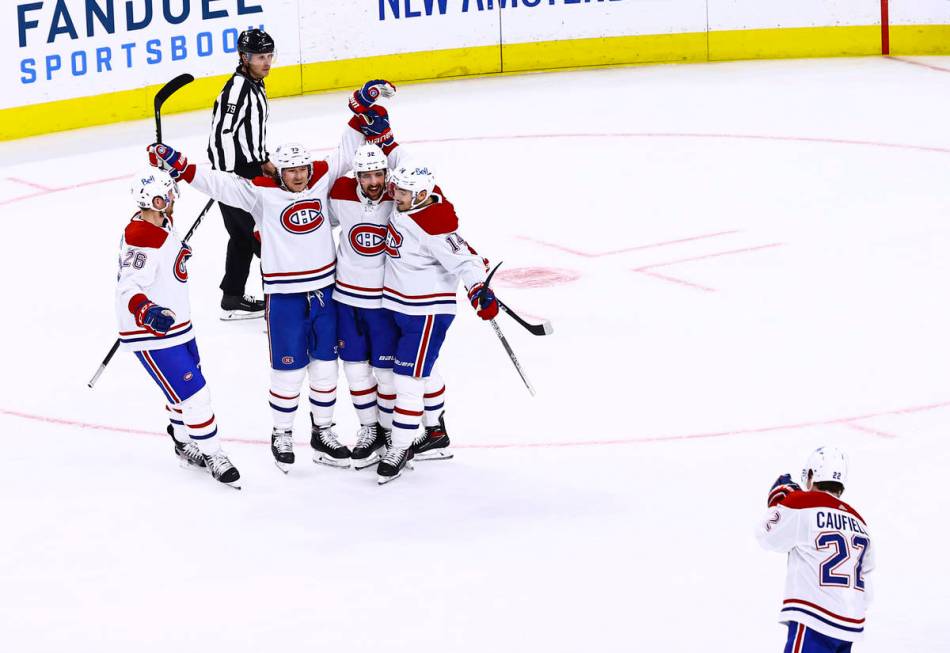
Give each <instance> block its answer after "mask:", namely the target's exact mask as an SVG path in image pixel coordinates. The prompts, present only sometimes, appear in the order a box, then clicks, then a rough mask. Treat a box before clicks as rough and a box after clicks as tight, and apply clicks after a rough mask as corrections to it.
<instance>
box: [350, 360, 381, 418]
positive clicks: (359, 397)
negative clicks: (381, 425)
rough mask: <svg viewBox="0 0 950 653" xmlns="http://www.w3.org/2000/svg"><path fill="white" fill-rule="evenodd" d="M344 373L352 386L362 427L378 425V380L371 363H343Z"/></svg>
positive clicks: (355, 406)
mask: <svg viewBox="0 0 950 653" xmlns="http://www.w3.org/2000/svg"><path fill="white" fill-rule="evenodd" d="M343 373H344V374H345V375H346V382H347V384H348V385H349V386H350V398H351V399H352V400H353V408H355V409H356V416H357V417H358V418H359V420H360V425H361V426H368V425H370V424H375V423H376V421H377V420H376V378H375V377H374V376H373V372H372V371H371V369H370V366H369V362H368V361H363V362H361V363H348V362H346V361H344V362H343Z"/></svg>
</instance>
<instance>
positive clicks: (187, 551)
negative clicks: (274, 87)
mask: <svg viewBox="0 0 950 653" xmlns="http://www.w3.org/2000/svg"><path fill="white" fill-rule="evenodd" d="M941 69H943V70H941ZM369 72H371V71H368V77H372V75H370V74H369ZM344 97H345V96H344V94H342V93H333V94H326V95H316V96H309V97H303V98H294V99H285V100H277V101H274V102H273V103H272V118H271V124H270V135H269V139H270V143H271V146H272V147H273V146H274V145H275V144H278V143H280V142H282V141H289V140H294V141H299V142H302V143H303V144H305V145H307V146H309V147H312V148H313V149H315V150H321V151H323V150H325V149H326V148H329V147H331V146H333V145H334V144H335V143H336V140H337V138H338V135H339V133H340V131H341V129H342V125H343V122H344V121H345V120H346V118H347V111H346V108H345V102H344ZM948 105H950V60H948V59H947V58H943V59H941V58H919V59H914V60H912V61H911V62H908V61H901V60H889V59H884V58H862V59H838V60H811V61H782V62H751V63H725V64H710V65H683V66H672V65H667V66H655V67H632V68H625V69H608V70H589V71H578V72H564V73H556V74H533V75H522V76H506V77H498V78H490V79H475V80H464V81H452V82H445V83H431V84H418V85H405V86H401V87H400V89H399V93H398V95H397V96H396V97H395V98H394V99H393V101H392V102H391V103H390V108H391V113H392V114H393V119H394V127H395V130H396V133H397V137H398V138H399V140H400V141H401V142H402V143H403V144H404V146H405V147H406V148H412V149H413V150H414V151H416V152H417V153H418V154H419V155H420V156H421V157H424V158H425V159H427V160H428V161H430V162H431V164H432V165H433V167H434V168H435V169H436V171H437V174H438V177H439V180H440V183H441V185H442V187H443V188H444V189H445V192H446V194H447V195H448V196H449V197H450V199H452V200H453V201H454V203H455V205H456V207H457V209H458V212H459V214H460V216H461V221H462V222H461V225H462V226H461V230H460V231H461V233H462V234H463V235H464V236H465V237H466V238H467V239H468V240H469V241H470V242H471V243H472V244H473V245H474V246H475V247H476V248H477V249H478V250H479V251H480V252H481V253H483V254H485V255H486V256H488V257H489V258H491V259H492V260H493V261H502V260H503V261H504V262H505V265H504V266H503V267H502V271H507V273H506V275H505V276H504V277H500V278H499V282H498V283H497V286H496V287H497V290H498V293H499V295H500V296H501V297H502V298H503V299H505V300H506V301H507V302H508V303H510V304H511V305H512V306H513V307H515V308H517V309H520V310H522V311H524V312H526V313H528V314H531V315H534V316H539V317H545V318H548V319H550V320H551V321H552V323H553V325H554V329H555V333H554V335H552V336H550V337H546V338H537V337H534V336H531V335H530V334H528V333H527V332H526V331H523V330H522V329H520V328H519V327H518V326H517V325H516V324H515V323H514V322H512V321H511V320H509V319H507V318H504V317H502V318H500V324H501V326H502V328H503V329H504V331H505V333H506V335H507V337H508V338H509V340H510V341H511V343H512V345H513V347H514V349H515V351H516V353H517V354H518V356H519V357H520V359H521V361H522V363H523V364H524V367H525V369H526V371H527V373H528V375H529V376H530V378H531V379H532V381H533V382H534V384H535V386H536V387H537V390H538V396H537V397H536V398H533V399H532V398H531V397H530V396H529V395H528V393H527V391H526V390H525V388H524V387H523V386H522V385H521V381H520V380H519V378H518V377H517V375H516V373H515V370H514V368H513V367H512V365H511V363H510V362H509V360H508V359H507V357H506V355H505V354H504V351H503V349H502V347H501V345H500V343H499V342H498V341H497V339H496V338H495V336H494V334H493V333H492V331H491V329H490V328H489V327H488V325H486V324H483V323H482V322H481V321H479V320H478V319H477V318H476V317H475V316H474V314H473V312H472V311H471V310H469V309H468V307H467V306H465V305H464V304H460V314H459V316H458V318H457V320H456V322H455V324H454V326H453V327H452V329H451V331H450V334H449V338H448V341H447V343H446V345H445V348H444V350H443V353H442V357H441V361H440V366H441V369H442V374H443V376H444V377H445V378H446V380H447V384H448V398H447V413H446V415H447V423H448V427H449V431H450V433H451V436H452V439H453V441H454V442H455V443H456V445H457V456H456V458H455V459H454V460H453V461H450V462H430V463H418V464H417V465H416V469H415V470H414V471H413V472H411V473H408V474H407V475H406V476H405V477H404V478H402V479H399V480H398V481H397V482H395V483H393V484H391V485H388V486H385V487H377V485H376V483H375V475H374V474H373V473H372V471H366V472H360V473H357V472H353V471H339V470H334V469H330V468H326V467H318V466H316V465H314V464H312V463H310V462H309V456H308V455H307V449H308V447H307V444H306V426H307V424H306V415H305V414H304V411H301V414H299V415H298V418H299V419H298V433H297V440H298V463H297V465H296V467H295V468H294V470H293V471H292V472H291V473H290V475H289V476H284V475H282V474H281V473H280V472H278V471H277V469H276V468H275V467H274V465H273V463H272V462H271V457H270V453H269V448H268V446H267V445H266V444H265V441H266V440H267V437H268V434H269V432H270V416H269V411H268V407H267V401H266V397H265V394H266V389H267V384H268V373H267V356H266V336H265V334H264V333H263V329H262V324H261V322H260V321H249V322H243V323H223V322H221V321H219V320H218V312H219V311H218V300H219V290H218V288H217V286H218V283H219V281H220V276H221V273H222V271H223V261H224V250H225V231H224V229H223V227H222V225H221V221H220V218H219V217H218V214H217V211H216V210H215V212H214V213H213V214H212V215H211V218H210V219H208V220H206V222H205V223H204V224H203V225H202V226H201V227H200V229H199V230H198V232H197V235H196V236H195V238H194V240H193V244H194V248H195V256H194V258H192V260H191V263H190V266H189V267H190V273H191V281H190V287H191V297H192V305H193V310H194V317H193V319H194V322H195V323H196V325H197V326H196V332H197V337H198V343H199V347H200V349H201V352H202V357H203V361H204V369H205V372H206V375H207V378H208V380H209V384H210V388H211V391H212V395H213V398H214V403H215V410H216V413H217V416H218V420H219V425H220V430H221V434H222V435H223V437H224V438H225V441H226V442H225V446H226V448H227V450H228V451H229V452H230V454H231V456H232V459H233V460H234V461H235V463H236V464H237V465H238V467H239V468H240V470H241V473H242V475H243V480H244V489H243V490H242V491H241V492H235V491H233V490H230V489H227V488H223V487H220V486H218V485H217V484H215V483H213V482H212V481H211V480H210V478H209V477H208V476H203V475H199V474H197V473H195V472H189V471H187V470H182V469H179V468H178V466H177V465H176V463H175V461H174V459H173V455H172V451H171V443H170V441H169V440H168V438H167V436H165V435H164V434H163V430H164V424H165V422H164V420H165V416H164V411H163V399H162V397H161V395H160V393H159V391H158V389H157V388H156V387H154V386H153V385H152V384H151V381H150V380H149V379H148V377H147V376H146V374H145V373H144V371H143V370H142V369H140V368H139V366H138V363H137V362H136V361H135V359H134V358H133V357H132V356H131V355H128V354H120V355H118V356H117V357H116V358H115V360H114V361H113V363H112V364H111V365H110V367H109V368H108V370H107V371H106V373H105V375H104V376H103V378H102V379H101V380H100V382H99V384H98V386H97V387H96V388H95V390H92V391H91V390H89V389H87V388H86V381H87V380H88V378H89V377H90V376H91V374H92V373H93V371H94V370H95V368H96V366H97V365H98V364H99V362H100V360H101V358H102V356H103V355H104V354H105V353H106V351H107V350H108V348H109V346H110V344H111V343H112V341H113V339H114V338H115V331H114V327H115V325H114V316H113V299H112V297H113V284H114V279H115V267H116V254H117V244H118V240H119V235H120V232H121V229H122V228H123V226H124V224H125V223H126V221H127V219H128V217H129V215H130V214H131V212H132V207H131V205H130V202H129V198H128V191H127V181H126V177H127V176H128V175H130V174H131V173H133V172H134V171H135V170H136V169H138V168H140V167H142V165H143V164H144V162H145V159H144V148H145V146H146V145H147V144H148V143H149V142H150V141H151V140H152V138H153V131H152V129H153V127H152V123H151V121H147V120H146V121H139V122H135V123H129V124H124V125H118V126H111V127H103V128H93V129H86V130H82V131H77V132H72V133H67V134H56V135H50V136H46V137H40V138H34V139H30V140H25V141H21V142H15V143H5V144H0V162H2V164H0V207H2V213H3V222H2V224H3V227H4V241H5V243H6V248H5V253H4V255H3V256H2V257H0V266H2V267H0V276H2V278H3V280H4V283H3V288H4V293H3V299H2V301H3V302H4V305H5V306H6V308H5V310H4V311H3V318H4V319H3V338H2V339H0V360H2V365H3V368H2V369H3V376H2V390H3V395H2V397H3V398H2V399H0V427H2V434H3V436H2V440H0V442H2V444H3V447H2V450H0V518H2V528H3V534H2V536H0V650H3V651H17V652H21V651H44V652H45V651H58V650H63V649H68V650H70V651H74V652H79V651H97V652H102V651H110V652H111V651H130V650H131V651H139V652H152V651H155V652H167V651H228V652H229V653H237V652H243V651H254V652H257V651H267V650H270V651H320V650H326V651H376V652H379V651H394V652H396V651H411V652H413V653H419V652H422V651H451V652H453V653H454V652H469V651H479V652H481V651H486V650H488V651H515V650H528V651H552V652H553V651H564V652H577V651H605V652H606V651H670V652H673V651H690V652H692V651H700V650H703V651H707V650H711V651H728V652H730V653H743V652H749V653H751V652H756V653H759V652H762V651H780V650H781V649H782V646H783V644H784V634H785V632H784V629H783V628H781V627H780V626H779V625H778V624H777V623H776V616H777V612H778V607H779V604H780V601H781V598H782V585H783V579H784V573H785V561H784V559H783V558H782V557H781V556H776V555H774V554H769V553H767V552H765V551H762V550H760V549H759V548H758V546H757V544H756V542H755V541H754V538H753V528H754V525H755V524H756V522H757V521H758V519H759V517H760V516H761V514H762V513H763V508H764V502H765V496H766V493H767V490H768V488H769V485H770V484H771V482H772V480H773V479H774V478H775V477H776V476H777V475H778V474H780V473H782V472H791V473H792V474H793V475H797V473H798V471H799V470H800V468H801V465H802V463H803V462H804V459H805V457H806V456H807V454H808V453H809V452H810V451H811V450H812V449H813V448H815V447H816V446H819V445H822V444H831V445H836V446H839V447H842V448H844V449H845V450H846V451H847V453H848V454H849V455H850V457H851V478H850V482H849V486H848V489H847V492H846V493H845V496H844V498H845V500H848V501H850V502H851V503H852V504H853V505H854V506H855V507H856V509H857V510H858V511H860V512H861V513H862V514H863V515H864V517H865V518H866V519H867V521H868V523H869V526H870V529H871V532H872V534H873V536H874V542H875V546H876V547H877V559H878V570H877V571H875V572H874V573H873V575H871V576H870V577H869V580H870V582H873V583H874V584H875V586H876V589H875V591H876V600H875V602H874V603H873V605H872V607H871V610H870V613H869V615H868V625H867V636H866V639H865V641H864V642H863V643H861V644H859V645H857V646H856V647H855V650H856V651H861V652H868V653H870V652H872V651H876V652H887V653H894V652H897V651H913V652H930V651H933V652H937V651H947V650H950V625H948V624H950V619H948V617H947V608H948V606H950V582H948V581H950V562H948V560H950V559H948V556H947V555H946V540H947V537H948V535H950V528H948V526H947V524H946V519H947V508H948V504H950V502H948V500H947V496H948V493H947V490H946V480H945V474H946V472H947V469H948V466H950V456H948V452H950V444H948V443H947V434H946V430H947V429H946V424H947V420H948V418H950V375H948V370H950V348H948V346H947V334H948V333H950V309H948V307H947V306H948V302H947V299H948V296H950V257H948V255H947V252H948V251H950V226H948V216H950V190H948V189H950V186H948V179H950V129H948V128H947V107H948ZM209 119H210V116H209V112H196V113H190V114H184V115H173V116H169V117H167V118H166V121H165V125H164V134H165V140H166V142H168V143H170V144H172V145H174V146H176V147H178V148H180V149H182V150H183V151H184V152H185V153H186V154H188V155H189V156H190V157H191V158H192V159H194V160H198V161H205V160H206V155H205V153H204V152H205V144H206V130H207V127H208V124H209ZM109 178H112V180H111V181H102V180H105V179H109ZM44 189H46V190H44ZM49 189H54V190H53V191H52V192H51V191H50V190H49ZM203 203H204V198H203V197H201V196H200V195H199V194H198V193H197V192H195V191H193V190H191V189H185V191H184V197H183V199H182V200H181V202H180V203H179V207H178V210H177V213H178V216H179V220H180V221H182V222H183V223H184V226H183V227H181V228H182V229H184V228H185V227H186V226H187V224H188V223H189V222H190V219H191V216H194V215H196V214H197V211H198V209H199V207H200V206H202V205H203ZM180 224H181V222H180ZM542 242H543V243H547V244H542ZM525 268H540V269H541V270H535V271H531V270H525ZM544 269H554V270H555V271H559V272H558V274H561V275H565V276H566V277H567V278H571V277H576V279H575V280H573V281H564V282H563V283H554V284H553V285H548V286H541V287H518V284H519V283H521V281H519V280H522V281H523V280H524V279H528V280H532V279H535V280H537V279H538V278H540V275H541V273H548V272H549V271H547V272H546V270H544ZM499 274H500V275H501V273H499ZM258 279H259V277H257V276H254V277H252V281H251V283H249V289H250V290H251V291H253V290H255V289H257V288H259V281H258ZM258 294H259V291H258ZM348 401H349V400H348V395H347V393H346V392H345V391H341V393H340V398H339V401H338V405H337V421H338V429H339V430H340V431H341V432H342V433H343V434H345V436H346V438H347V439H349V440H352V439H353V437H354V434H355V429H356V420H355V416H354V414H353V411H352V409H351V408H350V406H349V404H348Z"/></svg>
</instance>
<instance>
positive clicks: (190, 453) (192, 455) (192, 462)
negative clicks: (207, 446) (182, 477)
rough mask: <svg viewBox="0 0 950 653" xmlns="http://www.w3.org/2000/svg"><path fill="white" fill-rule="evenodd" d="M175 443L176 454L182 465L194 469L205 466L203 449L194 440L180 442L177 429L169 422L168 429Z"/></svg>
mask: <svg viewBox="0 0 950 653" xmlns="http://www.w3.org/2000/svg"><path fill="white" fill-rule="evenodd" d="M166 431H167V432H168V435H170V436H171V438H172V442H174V443H175V455H176V456H178V462H179V464H180V465H181V466H182V467H192V468H194V469H204V468H205V457H204V456H203V455H201V449H199V448H198V445H197V444H195V443H194V442H179V441H178V440H176V439H175V431H174V429H173V428H172V425H171V424H169V425H168V428H167V429H166Z"/></svg>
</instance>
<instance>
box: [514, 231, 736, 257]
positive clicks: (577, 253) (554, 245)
mask: <svg viewBox="0 0 950 653" xmlns="http://www.w3.org/2000/svg"><path fill="white" fill-rule="evenodd" d="M737 233H739V232H738V231H737V230H732V231H717V232H716V233H712V234H702V235H699V236H687V237H686V238H677V239H676V240H665V241H662V242H659V243H650V244H649V245H634V246H632V247H624V248H623V249H613V250H610V251H607V252H584V251H581V250H579V249H573V248H571V247H566V246H564V245H558V244H557V243H549V242H547V241H545V240H541V239H539V238H533V237H532V236H518V238H519V239H520V240H527V241H529V242H532V243H535V244H538V245H544V246H545V247H550V248H551V249H557V250H560V251H562V252H567V253H568V254H574V255H575V256H583V257H585V258H599V257H601V256H613V255H614V254H626V253H627V252H636V251H638V250H641V249H652V248H654V247H666V246H667V245H678V244H679V243H689V242H692V241H694V240H702V239H704V238H716V237H718V236H727V235H730V234H737Z"/></svg>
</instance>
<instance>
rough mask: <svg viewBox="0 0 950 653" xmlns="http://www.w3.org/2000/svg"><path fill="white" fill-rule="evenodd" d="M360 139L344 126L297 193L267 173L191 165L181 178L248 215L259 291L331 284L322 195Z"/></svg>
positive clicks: (331, 249)
mask: <svg viewBox="0 0 950 653" xmlns="http://www.w3.org/2000/svg"><path fill="white" fill-rule="evenodd" d="M363 142H364V139H363V136H362V134H360V132H359V131H357V130H356V129H355V128H347V130H346V132H345V133H344V135H343V140H342V141H341V143H340V146H339V148H338V149H337V151H336V152H335V153H333V154H331V155H330V156H329V157H327V158H326V159H325V160H323V161H314V162H313V174H312V175H311V176H310V180H309V181H308V182H307V187H306V188H305V189H304V190H303V191H301V192H299V193H291V192H290V191H286V190H284V189H282V188H281V187H280V186H279V185H278V184H277V182H276V181H274V180H273V179H271V178H270V177H257V178H255V179H252V180H250V181H248V180H246V179H242V178H241V177H239V176H237V175H234V174H231V173H227V172H219V171H216V170H201V169H196V168H195V167H193V166H188V170H187V171H186V173H185V174H184V175H183V176H182V178H183V179H184V180H185V181H188V182H190V183H191V185H192V186H194V187H195V188H196V189H197V190H199V191H201V192H202V193H204V194H206V195H208V196H209V197H212V198H214V199H216V200H218V201H220V202H221V203H222V204H227V205H229V206H236V207H238V208H241V209H244V210H245V211H247V212H248V213H250V214H251V215H252V216H253V217H254V222H255V224H256V226H257V228H258V230H259V231H260V234H261V276H262V277H263V279H264V293H265V294H288V293H299V292H307V291H310V290H317V289H320V288H326V287H327V286H331V285H333V280H334V271H335V270H336V247H335V245H334V243H333V232H332V230H331V227H330V224H329V220H328V218H327V211H328V209H327V199H328V197H327V196H328V194H329V192H330V184H332V183H333V181H334V180H335V179H336V178H337V177H339V176H340V175H341V174H342V173H343V172H345V171H346V170H348V169H349V168H350V167H351V166H352V162H353V155H354V154H355V152H356V149H357V148H358V147H359V146H360V145H362V144H363Z"/></svg>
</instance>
